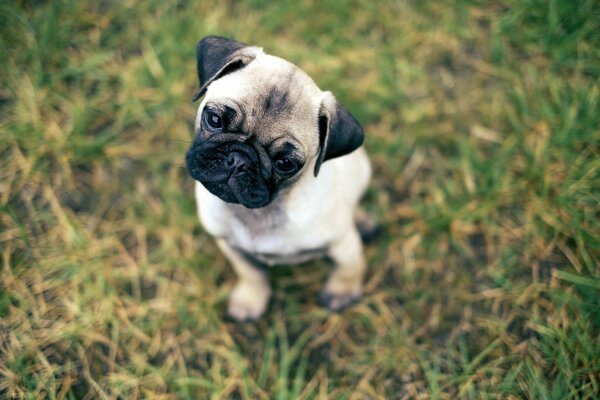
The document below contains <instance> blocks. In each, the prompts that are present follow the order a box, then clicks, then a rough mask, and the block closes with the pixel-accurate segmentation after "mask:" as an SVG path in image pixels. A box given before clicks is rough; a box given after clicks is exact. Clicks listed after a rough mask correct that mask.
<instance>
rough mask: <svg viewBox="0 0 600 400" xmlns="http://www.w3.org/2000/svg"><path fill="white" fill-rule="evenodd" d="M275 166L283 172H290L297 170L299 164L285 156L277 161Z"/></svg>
mask: <svg viewBox="0 0 600 400" xmlns="http://www.w3.org/2000/svg"><path fill="white" fill-rule="evenodd" d="M275 168H277V171H279V172H281V173H284V174H290V173H292V172H294V171H296V168H297V166H296V163H295V162H294V161H292V160H290V159H289V158H285V157H284V158H280V159H279V160H277V161H276V162H275Z"/></svg>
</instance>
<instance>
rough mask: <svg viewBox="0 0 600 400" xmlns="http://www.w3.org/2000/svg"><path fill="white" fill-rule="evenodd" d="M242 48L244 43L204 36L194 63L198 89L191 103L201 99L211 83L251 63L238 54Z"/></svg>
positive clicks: (197, 49)
mask: <svg viewBox="0 0 600 400" xmlns="http://www.w3.org/2000/svg"><path fill="white" fill-rule="evenodd" d="M244 47H247V46H246V45H245V44H244V43H240V42H236V41H235V40H230V39H227V38H224V37H220V36H206V37H205V38H204V39H202V40H200V41H199V42H198V45H197V46H196V62H197V67H198V80H199V81H200V89H198V91H197V92H196V94H194V97H193V98H192V101H196V100H198V99H199V98H200V97H202V96H203V95H204V93H206V89H208V85H210V84H211V83H212V82H213V81H215V80H216V79H219V78H221V77H223V76H225V75H227V74H229V73H231V72H233V71H236V70H238V69H241V68H243V67H245V66H246V64H248V63H249V62H250V61H251V60H249V59H248V57H244V56H243V55H241V54H240V53H239V50H241V49H243V48H244Z"/></svg>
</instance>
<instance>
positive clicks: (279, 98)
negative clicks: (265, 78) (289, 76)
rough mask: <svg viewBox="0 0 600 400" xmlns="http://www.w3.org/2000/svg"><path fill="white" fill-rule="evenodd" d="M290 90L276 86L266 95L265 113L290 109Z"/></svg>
mask: <svg viewBox="0 0 600 400" xmlns="http://www.w3.org/2000/svg"><path fill="white" fill-rule="evenodd" d="M289 100H290V98H289V92H288V91H287V90H285V89H280V88H277V87H274V88H273V89H272V90H271V91H270V92H269V93H268V94H267V96H266V97H265V101H264V105H263V107H264V112H265V114H267V113H269V114H275V113H281V112H283V111H286V110H289V109H290V102H289Z"/></svg>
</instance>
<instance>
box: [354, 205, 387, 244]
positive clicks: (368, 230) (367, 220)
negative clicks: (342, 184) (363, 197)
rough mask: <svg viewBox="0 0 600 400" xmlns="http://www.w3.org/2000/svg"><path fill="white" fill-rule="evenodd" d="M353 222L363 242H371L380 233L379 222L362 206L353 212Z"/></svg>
mask: <svg viewBox="0 0 600 400" xmlns="http://www.w3.org/2000/svg"><path fill="white" fill-rule="evenodd" d="M354 223H355V224H356V228H357V229H358V232H360V237H361V238H362V240H363V242H364V243H371V242H372V241H373V240H375V239H376V238H377V237H378V236H379V235H380V234H381V231H382V228H381V225H380V224H379V222H377V220H376V219H375V217H373V216H372V215H369V214H368V213H367V212H366V211H365V210H364V209H363V208H362V207H358V208H357V209H356V211H355V212H354Z"/></svg>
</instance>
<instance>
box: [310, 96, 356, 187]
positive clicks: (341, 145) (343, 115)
mask: <svg viewBox="0 0 600 400" xmlns="http://www.w3.org/2000/svg"><path fill="white" fill-rule="evenodd" d="M321 108H323V106H321ZM364 139H365V134H364V132H363V129H362V127H361V126H360V124H359V123H358V121H356V119H354V117H353V116H352V115H351V114H350V113H349V112H348V110H346V108H345V107H344V106H342V105H341V104H340V103H338V102H336V104H335V112H333V113H332V114H330V115H328V113H327V110H323V109H321V111H320V115H319V146H320V150H319V155H318V158H317V163H316V164H315V176H317V174H318V173H319V169H320V168H321V163H323V162H325V161H327V160H331V159H332V158H336V157H341V156H344V155H346V154H350V153H352V152H353V151H354V150H356V149H358V148H359V147H360V146H361V145H362V144H363V141H364Z"/></svg>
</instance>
